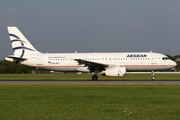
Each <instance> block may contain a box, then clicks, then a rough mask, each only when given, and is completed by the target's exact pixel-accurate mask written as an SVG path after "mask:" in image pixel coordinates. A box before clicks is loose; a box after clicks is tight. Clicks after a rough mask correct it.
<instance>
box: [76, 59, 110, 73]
mask: <svg viewBox="0 0 180 120" xmlns="http://www.w3.org/2000/svg"><path fill="white" fill-rule="evenodd" d="M74 60H75V61H77V62H78V63H79V64H84V67H88V69H89V70H90V71H91V72H94V71H95V70H99V71H100V72H101V71H104V70H105V68H106V67H108V66H109V65H108V64H103V63H98V62H92V61H87V60H82V59H74Z"/></svg>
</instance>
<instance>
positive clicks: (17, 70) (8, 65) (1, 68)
mask: <svg viewBox="0 0 180 120" xmlns="http://www.w3.org/2000/svg"><path fill="white" fill-rule="evenodd" d="M167 56H168V57H169V58H170V59H171V60H174V61H175V60H176V59H177V58H180V55H175V56H170V55H167ZM175 70H176V71H180V61H178V62H177V66H176V68H175ZM33 71H35V73H36V74H38V73H39V74H42V73H49V71H46V70H37V69H36V68H33V67H29V66H24V65H19V64H16V63H12V62H8V61H4V60H2V61H0V74H23V73H24V74H32V73H33Z"/></svg>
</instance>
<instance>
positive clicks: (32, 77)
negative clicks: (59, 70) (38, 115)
mask: <svg viewBox="0 0 180 120" xmlns="http://www.w3.org/2000/svg"><path fill="white" fill-rule="evenodd" d="M155 76H156V80H180V74H170V73H167V74H155ZM91 77H92V74H82V75H76V74H63V75H57V74H56V75H52V74H41V75H39V74H37V75H32V74H0V80H92V78H91ZM98 77H99V78H98V80H151V74H150V73H149V74H147V73H146V74H130V73H128V74H127V76H126V77H106V76H101V75H98Z"/></svg>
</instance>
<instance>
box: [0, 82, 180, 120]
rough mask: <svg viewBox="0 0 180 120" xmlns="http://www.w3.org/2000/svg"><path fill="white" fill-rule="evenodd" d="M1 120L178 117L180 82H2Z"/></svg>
mask: <svg viewBox="0 0 180 120" xmlns="http://www.w3.org/2000/svg"><path fill="white" fill-rule="evenodd" d="M0 119H1V120H33V119H34V120H44V119H45V120H63V119H70V120H82V119H89V120H92V119H95V120H123V119H129V120H162V119H163V120H178V119H180V85H139V84H137V85H60V84H53V85H46V84H38V85H17V84H16V85H0Z"/></svg>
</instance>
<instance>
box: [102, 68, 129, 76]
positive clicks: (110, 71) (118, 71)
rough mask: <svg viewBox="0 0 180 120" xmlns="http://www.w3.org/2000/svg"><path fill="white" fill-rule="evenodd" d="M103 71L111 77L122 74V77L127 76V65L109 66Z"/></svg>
mask: <svg viewBox="0 0 180 120" xmlns="http://www.w3.org/2000/svg"><path fill="white" fill-rule="evenodd" d="M102 73H103V74H105V75H106V76H111V77H118V76H120V77H122V76H126V68H125V67H118V66H114V67H108V68H106V70H105V71H103V72H102Z"/></svg>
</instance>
